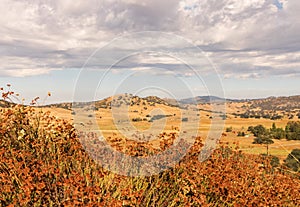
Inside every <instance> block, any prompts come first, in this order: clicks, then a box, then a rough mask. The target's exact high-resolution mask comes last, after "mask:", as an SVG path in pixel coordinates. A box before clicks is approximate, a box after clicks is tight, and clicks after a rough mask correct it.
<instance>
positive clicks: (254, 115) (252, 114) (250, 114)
mask: <svg viewBox="0 0 300 207" xmlns="http://www.w3.org/2000/svg"><path fill="white" fill-rule="evenodd" d="M234 115H235V116H240V117H241V118H245V119H248V118H255V119H260V118H264V119H271V120H278V119H282V118H283V116H282V115H279V114H266V113H258V112H253V111H248V112H245V113H243V114H234Z"/></svg>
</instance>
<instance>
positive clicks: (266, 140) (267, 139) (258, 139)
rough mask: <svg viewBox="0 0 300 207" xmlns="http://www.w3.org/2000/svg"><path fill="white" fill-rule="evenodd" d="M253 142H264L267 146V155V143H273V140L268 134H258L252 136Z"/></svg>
mask: <svg viewBox="0 0 300 207" xmlns="http://www.w3.org/2000/svg"><path fill="white" fill-rule="evenodd" d="M252 143H253V144H264V145H266V147H267V155H269V145H270V144H273V143H274V141H273V140H272V139H271V138H270V137H268V136H259V137H256V138H254V141H253V142H252Z"/></svg>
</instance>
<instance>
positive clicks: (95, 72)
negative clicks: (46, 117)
mask: <svg viewBox="0 0 300 207" xmlns="http://www.w3.org/2000/svg"><path fill="white" fill-rule="evenodd" d="M0 4H1V6H0V13H1V18H0V37H1V38H0V87H5V86H6V84H7V83H9V84H11V85H12V86H11V90H14V91H15V92H17V93H20V94H21V97H23V98H25V100H26V101H28V102H30V100H31V99H33V98H34V97H36V96H39V97H41V99H42V100H43V98H44V97H46V96H47V93H48V92H51V94H52V96H51V97H48V98H47V100H46V102H47V103H55V102H63V101H89V100H95V99H102V98H105V97H107V96H111V95H114V94H119V93H132V94H135V95H140V96H147V95H158V96H160V97H170V98H176V99H180V98H188V97H191V96H198V95H217V96H221V97H227V98H261V97H269V96H290V95H299V94H300V90H299V88H300V22H299V21H300V13H299V10H300V1H297V0H201V1H200V0H183V1H178V0H176V1H175V0H167V1H161V0H126V1H124V0H123V1H121V0H90V1H83V0H82V1H80V0H78V1H72V0H64V1H61V0H1V3H0ZM41 104H44V103H41Z"/></svg>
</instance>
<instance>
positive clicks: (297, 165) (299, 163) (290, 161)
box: [284, 149, 300, 172]
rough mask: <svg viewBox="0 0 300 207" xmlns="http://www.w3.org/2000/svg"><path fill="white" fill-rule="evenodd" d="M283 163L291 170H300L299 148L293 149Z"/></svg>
mask: <svg viewBox="0 0 300 207" xmlns="http://www.w3.org/2000/svg"><path fill="white" fill-rule="evenodd" d="M284 163H285V165H286V166H287V167H289V168H291V169H292V170H293V171H296V172H297V171H300V149H293V151H292V152H291V153H290V154H289V155H288V156H287V158H286V159H285V160H284Z"/></svg>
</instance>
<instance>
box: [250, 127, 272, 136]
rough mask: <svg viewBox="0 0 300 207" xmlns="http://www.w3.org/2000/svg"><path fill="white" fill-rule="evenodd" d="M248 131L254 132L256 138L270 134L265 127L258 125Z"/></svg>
mask: <svg viewBox="0 0 300 207" xmlns="http://www.w3.org/2000/svg"><path fill="white" fill-rule="evenodd" d="M248 131H250V132H252V133H253V135H254V136H255V137H259V136H263V135H267V134H268V130H267V129H266V128H265V127H264V126H263V125H261V124H260V125H257V126H255V127H253V126H250V127H248Z"/></svg>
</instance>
